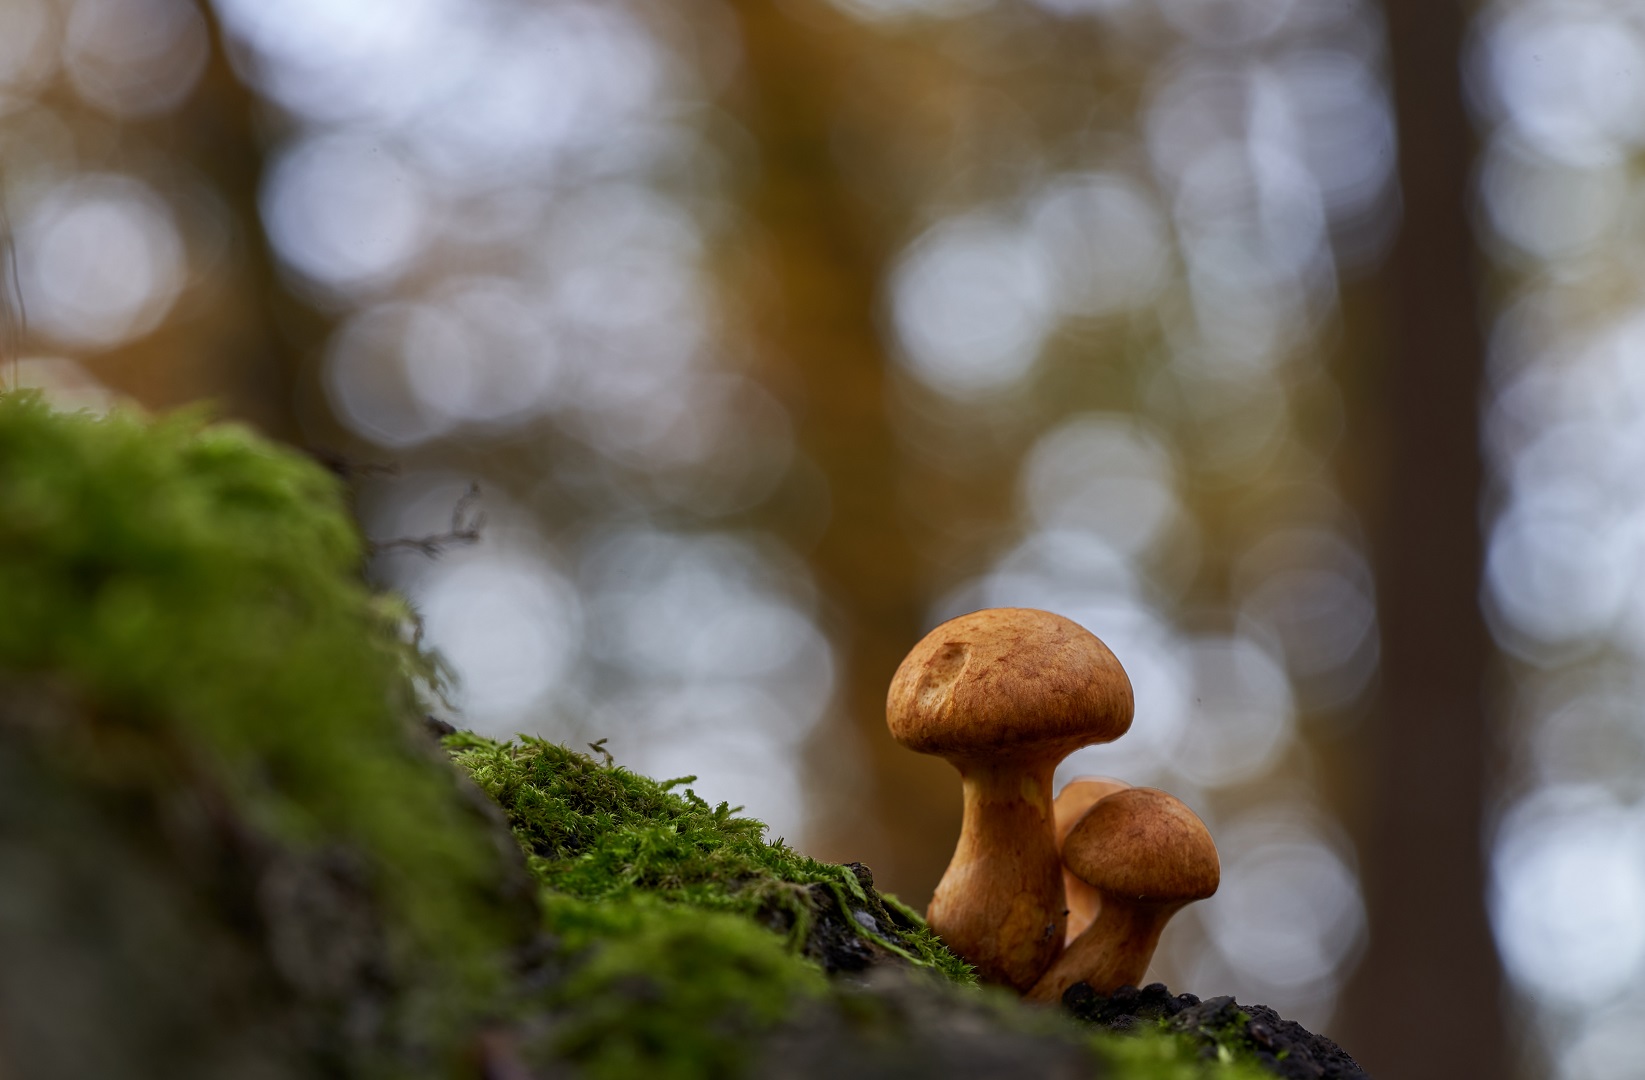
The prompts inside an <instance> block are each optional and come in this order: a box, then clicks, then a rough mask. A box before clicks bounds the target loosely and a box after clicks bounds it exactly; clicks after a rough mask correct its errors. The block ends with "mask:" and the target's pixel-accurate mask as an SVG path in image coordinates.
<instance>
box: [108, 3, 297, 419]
mask: <svg viewBox="0 0 1645 1080" xmlns="http://www.w3.org/2000/svg"><path fill="white" fill-rule="evenodd" d="M201 13H202V14H203V15H204V16H205V18H206V21H207V25H208V26H209V27H210V33H211V53H210V56H209V59H208V61H207V63H206V67H205V70H204V72H202V74H201V76H200V82H199V84H198V85H197V86H195V88H194V90H193V92H192V93H191V94H190V95H189V97H188V99H187V101H185V102H184V103H183V105H182V106H181V107H180V108H179V109H178V110H177V111H176V112H175V113H171V114H168V115H166V116H164V117H161V118H160V119H157V120H155V121H153V122H152V123H153V129H152V131H151V132H150V135H151V137H152V138H153V140H154V144H155V145H156V146H157V147H158V148H160V149H161V150H163V151H165V152H168V153H169V154H171V155H173V156H174V157H175V159H176V160H177V161H179V162H185V163H187V166H188V167H189V168H190V169H192V170H197V172H198V175H199V178H200V179H201V180H203V181H204V182H205V183H204V185H202V190H201V191H200V192H199V193H198V195H197V196H196V198H199V199H201V200H205V199H213V200H215V205H204V204H201V205H195V206H188V205H183V206H180V207H179V209H180V210H181V211H182V213H183V214H184V215H187V214H190V213H193V214H198V215H202V216H204V217H205V218H207V219H210V218H216V219H218V220H217V221H215V222H213V223H212V224H211V225H208V226H207V227H208V228H212V227H215V228H221V229H222V230H223V231H224V233H225V236H226V241H227V242H226V243H225V244H224V245H223V250H221V251H220V252H218V253H216V254H215V261H214V263H213V264H212V265H209V266H205V267H197V268H196V270H197V271H203V273H202V274H201V275H200V279H199V280H198V281H196V282H195V283H193V284H192V285H191V287H190V293H189V294H185V297H184V300H183V304H184V305H185V310H182V311H180V312H179V313H177V314H175V315H173V317H171V318H170V319H168V320H167V321H166V322H165V323H164V324H162V326H161V327H160V329H159V330H158V331H157V332H156V333H154V334H152V335H147V336H145V337H142V338H139V339H137V340H135V341H133V342H131V343H129V344H126V345H123V346H121V347H120V348H118V349H116V350H114V351H113V352H111V353H109V354H108V355H106V356H102V357H99V358H97V360H96V361H95V365H94V366H95V367H96V369H97V371H98V374H99V375H100V376H102V377H103V378H105V379H106V380H107V381H108V382H110V383H111V384H112V385H114V386H116V387H117V388H118V389H120V390H122V391H124V392H126V393H130V394H132V395H133V396H134V397H136V398H137V399H138V400H139V401H142V402H143V403H144V404H146V405H148V406H150V407H153V408H169V407H175V406H178V405H182V404H185V403H188V402H191V401H196V400H199V399H201V398H208V399H211V400H213V401H215V402H216V403H217V404H218V405H219V407H220V408H221V411H222V413H223V414H224V415H226V416H228V417H230V418H233V419H237V420H242V421H245V422H248V423H251V424H253V425H255V426H256V427H257V428H259V429H260V430H261V431H263V432H264V433H265V434H267V435H269V436H271V437H273V438H277V439H281V440H283V441H286V442H290V443H296V444H299V445H300V444H302V443H303V442H304V441H305V440H304V432H303V430H302V426H301V422H300V420H299V417H298V410H297V393H298V390H299V387H300V382H301V379H302V377H303V368H304V364H305V358H306V357H307V356H308V355H310V354H311V353H312V352H313V351H314V350H315V349H316V348H318V345H319V343H320V342H321V341H323V340H324V337H325V333H326V330H327V327H328V320H327V319H326V318H325V317H324V316H322V315H320V314H319V313H318V312H315V311H314V310H313V309H311V308H308V307H307V306H305V305H303V304H302V303H301V302H300V301H298V300H297V299H296V298H295V297H293V296H292V295H291V294H290V293H289V292H288V291H287V290H286V288H285V286H284V283H283V282H282V281H281V279H280V274H279V270H278V266H277V262H276V258H275V255H274V252H273V250H272V248H271V247H270V245H269V240H268V236H267V234H266V233H265V232H264V230H263V222H262V214H261V211H260V209H259V205H258V194H259V191H260V189H261V186H262V182H263V175H264V169H265V166H266V165H267V161H268V147H267V141H268V140H267V136H266V134H265V133H264V132H262V131H260V130H259V123H258V102H257V97H256V95H255V93H254V92H253V91H252V90H251V89H250V88H248V87H247V86H246V85H245V84H244V83H243V82H242V81H241V80H240V77H239V75H238V74H236V73H235V71H234V69H233V67H232V66H231V65H230V63H229V59H228V45H227V42H226V40H225V38H224V34H223V29H222V26H221V23H220V22H219V20H218V19H217V17H216V13H215V11H214V10H213V9H212V7H211V5H210V4H205V5H202V7H201Z"/></svg>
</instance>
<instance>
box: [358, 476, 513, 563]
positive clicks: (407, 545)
mask: <svg viewBox="0 0 1645 1080" xmlns="http://www.w3.org/2000/svg"><path fill="white" fill-rule="evenodd" d="M479 500H480V485H479V484H469V486H468V490H467V491H465V492H464V493H463V497H462V498H460V499H458V500H457V505H456V506H454V507H452V508H451V528H449V529H447V530H446V531H445V532H443V533H434V534H433V535H431V536H402V537H397V538H395V539H393V540H373V541H371V542H370V543H369V544H368V545H367V548H368V550H369V551H370V553H371V554H373V555H380V554H382V553H383V552H385V551H415V552H417V553H418V554H419V555H422V556H425V557H426V558H430V559H435V558H438V557H439V556H440V555H442V554H444V553H445V550H446V549H447V548H450V547H455V546H457V545H459V544H477V543H479V541H480V531H481V530H482V529H484V528H485V522H486V519H485V514H484V513H483V512H481V511H478V510H476V509H475V503H477V502H479Z"/></svg>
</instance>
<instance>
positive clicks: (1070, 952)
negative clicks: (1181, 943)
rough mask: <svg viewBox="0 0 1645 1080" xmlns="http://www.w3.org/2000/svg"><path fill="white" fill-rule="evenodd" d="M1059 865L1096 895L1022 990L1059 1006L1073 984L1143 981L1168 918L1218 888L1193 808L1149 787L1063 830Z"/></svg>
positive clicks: (1122, 794)
mask: <svg viewBox="0 0 1645 1080" xmlns="http://www.w3.org/2000/svg"><path fill="white" fill-rule="evenodd" d="M1062 858H1063V865H1065V866H1066V867H1067V868H1068V869H1069V870H1071V871H1072V872H1073V873H1074V875H1075V876H1076V877H1078V878H1079V879H1080V880H1081V881H1084V882H1085V883H1086V884H1088V885H1090V886H1092V887H1093V888H1095V889H1096V891H1097V893H1098V894H1099V895H1100V896H1101V898H1102V905H1101V908H1100V909H1099V910H1098V912H1097V918H1096V921H1094V922H1093V923H1092V924H1091V925H1090V926H1089V927H1088V928H1087V929H1086V931H1085V933H1083V934H1081V935H1080V936H1079V937H1078V938H1076V939H1075V940H1074V942H1073V943H1072V944H1070V945H1069V946H1068V948H1067V949H1065V950H1064V951H1063V954H1062V955H1061V956H1059V957H1058V958H1057V962H1056V963H1055V964H1053V965H1051V969H1050V970H1049V971H1047V972H1046V973H1045V975H1044V976H1043V977H1042V978H1041V979H1040V980H1039V982H1037V983H1035V984H1034V987H1033V989H1032V990H1030V991H1029V992H1028V995H1027V997H1028V1000H1030V1001H1058V1000H1061V998H1062V995H1063V992H1064V991H1065V990H1067V989H1068V988H1069V987H1070V986H1073V985H1074V984H1075V983H1078V982H1084V983H1089V984H1090V985H1091V988H1092V989H1093V990H1095V991H1097V992H1098V993H1099V994H1110V993H1113V992H1114V991H1115V990H1118V989H1119V988H1120V987H1122V986H1136V985H1138V984H1139V983H1141V982H1142V977H1143V974H1144V973H1145V972H1146V971H1147V970H1148V961H1149V960H1150V959H1152V958H1153V955H1154V947H1155V946H1156V945H1158V944H1159V938H1160V931H1162V930H1164V929H1165V924H1166V923H1167V922H1168V921H1169V920H1170V918H1171V916H1172V915H1175V914H1176V913H1177V912H1178V911H1180V910H1182V908H1183V907H1185V906H1186V905H1187V904H1189V903H1191V902H1192V901H1195V900H1203V899H1205V898H1206V897H1207V896H1210V895H1211V894H1212V893H1214V892H1216V891H1217V883H1218V881H1219V880H1220V878H1221V867H1220V865H1219V864H1218V862H1217V848H1216V845H1215V844H1213V843H1212V842H1211V834H1210V832H1208V831H1207V830H1206V828H1205V823H1204V822H1203V821H1201V820H1200V819H1199V818H1198V817H1197V816H1196V815H1195V814H1194V812H1193V811H1192V810H1190V809H1188V807H1186V806H1184V805H1183V804H1182V802H1181V801H1180V800H1178V799H1177V798H1175V797H1173V796H1171V795H1167V794H1166V793H1165V792H1163V791H1159V790H1156V789H1154V788H1127V789H1125V790H1124V791H1117V792H1115V793H1114V794H1112V795H1109V796H1108V797H1106V798H1104V799H1102V800H1100V801H1099V802H1098V803H1097V804H1096V805H1095V806H1093V807H1092V808H1091V809H1090V811H1089V812H1087V813H1086V815H1085V816H1084V817H1083V818H1081V819H1080V821H1079V824H1077V825H1075V826H1074V828H1073V829H1072V830H1071V831H1070V832H1069V833H1068V839H1067V841H1066V843H1065V844H1064V845H1063V849H1062Z"/></svg>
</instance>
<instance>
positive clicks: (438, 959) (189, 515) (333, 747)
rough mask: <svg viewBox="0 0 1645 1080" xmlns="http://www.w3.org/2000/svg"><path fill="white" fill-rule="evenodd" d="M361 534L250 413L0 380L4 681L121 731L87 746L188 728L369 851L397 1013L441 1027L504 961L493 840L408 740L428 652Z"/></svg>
mask: <svg viewBox="0 0 1645 1080" xmlns="http://www.w3.org/2000/svg"><path fill="white" fill-rule="evenodd" d="M361 554H362V548H361V543H360V540H359V538H358V536H357V535H356V533H355V531H354V529H353V527H352V525H351V523H350V519H349V515H348V513H347V510H346V507H345V504H344V501H343V496H342V492H341V491H340V489H339V486H338V483H337V481H336V480H335V478H333V477H332V476H331V475H330V474H328V473H327V472H326V471H325V470H323V469H321V468H320V467H318V466H317V465H316V464H314V463H313V462H311V461H309V460H308V459H306V458H303V457H301V456H299V455H296V454H294V453H291V452H288V451H284V450H281V449H278V448H276V447H274V446H272V445H270V444H268V443H267V442H265V441H263V440H261V439H258V438H257V437H256V436H254V435H253V434H252V433H250V432H249V431H247V430H244V429H242V428H239V427H235V426H229V425H222V426H207V425H206V424H205V423H204V421H203V418H202V417H201V415H199V414H198V413H187V414H183V415H180V416H175V417H172V418H170V419H164V420H159V421H149V420H147V419H145V418H141V417H137V416H133V415H125V414H115V415H112V416H109V417H106V418H97V417H93V416H90V415H86V414H79V415H65V414H62V413H57V412H53V411H51V410H50V409H48V408H47V407H46V405H45V404H44V403H43V402H42V401H41V400H40V399H39V398H38V397H37V396H35V395H32V394H28V393H10V394H4V395H0V680H4V681H6V682H11V683H14V684H16V683H27V682H35V683H39V682H41V681H45V682H48V683H49V684H50V685H52V686H56V687H59V688H61V689H62V690H63V691H64V692H65V693H67V694H70V695H72V696H73V697H74V698H75V699H76V700H79V701H82V702H84V703H85V704H86V706H87V709H88V711H89V712H91V713H93V714H95V715H97V716H100V717H101V718H102V723H103V725H104V727H105V728H106V729H107V730H108V731H117V732H119V733H120V739H121V740H122V747H123V749H122V751H121V752H120V753H118V754H113V753H106V754H104V756H103V757H102V758H101V759H99V760H100V762H101V765H100V767H105V768H110V769H124V770H127V771H130V772H133V773H134V774H135V773H137V772H140V771H141V770H142V769H143V768H145V766H144V765H143V762H144V761H145V760H152V759H153V758H155V757H157V756H163V755H175V754H176V753H178V752H179V748H186V749H185V750H184V751H183V752H185V753H186V754H187V755H188V757H189V758H190V760H191V761H193V762H194V763H195V765H196V766H197V771H198V772H199V773H201V774H203V775H209V776H211V777H213V778H214V786H215V787H216V788H218V789H220V790H221V791H222V792H223V793H224V794H225V797H226V798H227V799H228V800H229V801H230V802H231V804H232V806H233V808H234V811H235V813H236V814H237V815H239V816H240V817H241V818H242V819H243V820H245V821H247V822H249V823H250V824H251V825H252V826H254V827H255V828H257V829H259V830H261V831H263V832H265V833H266V834H267V835H269V836H271V837H273V838H275V839H276V840H278V841H279V842H282V843H289V844H293V845H296V846H298V847H302V848H317V847H319V846H322V845H330V844H345V845H347V846H349V847H351V848H353V849H357V850H358V851H360V852H365V853H369V864H370V874H371V877H372V883H373V886H374V888H375V890H376V891H377V892H378V894H379V895H381V896H382V897H384V898H385V902H386V904H387V905H388V906H389V908H390V912H391V917H390V925H389V933H390V937H391V941H390V943H389V944H390V947H391V949H392V950H393V953H394V956H395V958H396V962H397V973H398V974H399V976H400V977H401V978H402V979H403V980H404V985H406V986H407V987H409V988H412V991H411V992H410V993H408V996H407V998H406V1001H405V1004H406V1007H407V1022H408V1023H414V1024H418V1025H425V1024H426V1025H432V1026H433V1027H434V1028H436V1029H438V1028H439V1027H441V1026H442V1025H443V1026H445V1027H454V1026H456V1025H457V1024H459V1023H462V1022H466V1021H467V1018H468V1015H469V1013H470V1012H471V1011H472V1010H474V1009H476V1008H479V1007H481V1004H482V1003H484V1002H487V1001H489V1000H490V999H491V998H492V997H493V996H494V995H495V994H496V993H497V991H498V989H499V988H500V986H501V985H502V981H503V979H504V977H505V972H504V970H503V961H502V959H501V957H502V953H503V948H502V946H503V942H504V938H505V937H506V931H505V929H504V928H503V927H502V925H501V924H500V923H499V921H498V919H497V918H496V917H495V915H494V913H493V912H491V911H490V910H488V907H487V901H486V900H485V899H484V897H485V896H486V895H487V894H488V892H489V891H490V889H491V883H492V882H493V881H495V879H496V876H497V873H498V860H497V856H496V853H495V851H494V849H492V848H491V847H490V846H488V844H487V843H486V842H485V841H484V839H483V833H482V832H481V831H480V830H479V828H478V826H477V825H476V823H475V822H474V820H473V819H472V815H469V814H466V813H465V808H464V807H463V805H462V803H461V801H460V800H459V799H457V798H456V797H455V792H454V788H453V783H452V778H451V777H450V776H449V774H448V773H447V771H446V770H445V769H443V768H441V767H440V764H439V763H438V762H437V761H436V760H434V759H433V758H431V756H430V755H427V754H425V753H421V752H420V747H418V746H417V745H416V744H415V743H414V742H413V741H412V740H410V739H407V738H406V737H405V732H406V730H407V725H408V724H409V723H411V722H413V719H414V718H415V717H416V716H417V710H416V694H415V690H414V687H413V685H412V682H411V680H408V679H407V677H406V675H407V672H408V670H410V669H426V666H427V665H426V662H425V661H423V660H421V659H420V658H419V657H418V656H417V654H416V652H415V650H414V649H413V648H412V647H411V646H410V645H409V644H408V643H407V641H406V639H405V635H404V633H403V627H402V624H401V623H400V621H399V620H398V619H397V618H396V617H395V615H396V609H395V607H394V605H393V604H392V603H389V602H385V601H384V600H383V599H381V598H379V597H376V596H374V595H373V594H372V593H371V592H370V591H368V590H367V588H366V587H365V586H364V584H363V583H362V582H361V580H360V578H359V574H358V568H359V563H360V559H361ZM145 748H146V749H145ZM145 755H146V756H145ZM418 987H422V988H427V992H426V993H422V994H418V993H416V992H415V990H416V988H418Z"/></svg>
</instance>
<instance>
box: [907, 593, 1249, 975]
mask: <svg viewBox="0 0 1645 1080" xmlns="http://www.w3.org/2000/svg"><path fill="white" fill-rule="evenodd" d="M1132 710H1133V699H1132V694H1131V682H1130V680H1129V679H1128V678H1126V675H1125V669H1124V668H1122V667H1121V666H1120V663H1119V661H1118V660H1116V659H1115V658H1114V654H1113V653H1112V652H1110V651H1109V650H1108V647H1107V646H1106V645H1104V644H1103V643H1102V641H1101V640H1099V639H1098V638H1097V637H1096V635H1094V634H1092V633H1091V632H1090V631H1088V630H1086V629H1085V628H1084V627H1082V626H1080V625H1079V624H1078V623H1075V622H1073V621H1071V620H1069V619H1065V618H1063V617H1062V616H1060V615H1054V614H1052V613H1051V612H1048V611H1037V610H1034V609H1031V608H991V609H987V610H984V611H975V612H972V613H971V614H969V615H962V616H961V617H959V618H957V619H952V620H950V621H948V622H946V623H943V624H942V625H941V626H939V627H937V628H936V629H935V630H933V631H931V633H929V634H927V635H926V636H925V638H924V639H923V640H922V641H920V643H919V644H917V645H915V646H914V648H913V651H911V652H910V653H909V654H908V656H907V658H906V659H904V660H903V662H902V665H901V666H900V667H899V668H898V669H897V673H896V675H895V677H893V678H892V680H891V690H890V693H889V694H888V695H887V698H886V720H887V723H888V724H889V726H890V728H891V735H892V737H893V738H895V739H896V740H897V741H898V742H899V743H901V744H902V745H904V746H906V747H908V748H909V749H910V750H914V751H917V752H919V753H923V754H934V755H936V756H938V757H941V758H944V759H946V760H947V761H948V762H949V763H950V764H952V765H953V766H954V767H955V768H956V769H957V770H958V771H959V774H960V781H961V785H962V790H963V793H964V818H963V821H962V824H961V826H960V839H959V843H958V845H957V846H956V847H955V849H954V858H953V860H952V861H951V862H950V863H949V865H948V870H947V872H946V873H945V874H944V875H943V878H942V881H941V882H940V883H939V884H938V885H937V890H936V893H935V895H934V896H933V897H932V899H931V906H930V907H929V908H928V909H927V911H926V919H927V921H929V922H930V924H931V927H932V929H933V930H935V931H936V932H937V933H938V934H939V935H941V936H942V938H943V940H944V941H946V942H947V943H948V945H949V947H950V948H952V949H953V950H954V951H955V952H957V953H958V954H959V955H961V956H963V957H964V958H965V959H966V960H968V961H969V962H970V963H971V964H972V965H973V966H974V967H976V969H977V973H978V974H979V976H981V978H982V979H983V980H984V981H986V982H991V983H996V984H1001V985H1005V986H1010V987H1012V988H1014V989H1016V990H1017V991H1019V992H1020V993H1022V994H1024V995H1025V996H1027V997H1028V998H1029V999H1030V1000H1035V1001H1055V1000H1058V999H1060V998H1061V996H1062V994H1063V991H1065V990H1067V989H1068V987H1070V986H1072V985H1074V984H1075V983H1079V982H1085V983H1089V984H1090V985H1091V986H1092V987H1093V988H1094V989H1096V990H1097V991H1099V992H1104V993H1106V992H1111V991H1113V990H1116V989H1118V988H1119V987H1121V986H1124V985H1127V984H1133V985H1134V984H1136V983H1138V982H1140V981H1141V979H1142V976H1143V973H1144V971H1146V969H1147V967H1148V961H1149V959H1150V957H1152V955H1153V952H1154V947H1155V945H1156V944H1158V942H1159V936H1160V931H1161V930H1162V929H1163V928H1164V926H1165V923H1166V921H1167V920H1168V919H1169V918H1170V917H1171V916H1172V915H1173V914H1174V913H1175V912H1177V911H1178V910H1180V909H1181V908H1182V907H1183V906H1184V905H1185V904H1187V903H1189V902H1191V901H1193V900H1198V899H1203V898H1204V897H1207V896H1210V895H1211V894H1212V893H1213V892H1215V891H1216V888H1217V881H1218V863H1217V852H1216V847H1215V846H1214V845H1213V844H1212V843H1211V836H1210V833H1209V832H1207V831H1206V828H1205V825H1204V823H1203V822H1201V821H1200V819H1199V818H1198V817H1196V816H1195V815H1194V813H1193V811H1191V810H1189V809H1188V808H1187V807H1186V806H1184V805H1183V804H1182V803H1181V802H1180V801H1178V800H1177V799H1175V798H1173V797H1171V796H1170V795H1168V794H1166V793H1165V792H1163V791H1157V790H1155V789H1153V788H1134V787H1131V786H1130V785H1128V784H1126V783H1124V782H1123V781H1119V780H1112V779H1108V778H1106V777H1082V778H1080V779H1078V780H1075V781H1073V782H1071V783H1070V784H1069V785H1068V786H1067V787H1066V788H1065V789H1064V790H1063V792H1062V794H1061V795H1059V796H1058V797H1057V799H1056V800H1055V802H1053V800H1052V798H1051V778H1052V774H1053V773H1054V772H1055V771H1056V768H1057V765H1058V763H1060V762H1061V761H1062V759H1063V758H1065V757H1067V756H1068V755H1069V754H1070V753H1072V752H1073V751H1075V750H1077V749H1079V748H1080V747H1082V746H1090V745H1092V744H1095V743H1104V742H1110V741H1112V740H1114V739H1117V738H1119V737H1120V736H1121V735H1124V734H1125V733H1126V731H1127V730H1129V729H1130V726H1131V714H1132Z"/></svg>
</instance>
